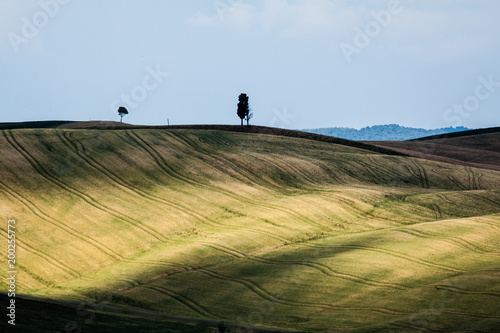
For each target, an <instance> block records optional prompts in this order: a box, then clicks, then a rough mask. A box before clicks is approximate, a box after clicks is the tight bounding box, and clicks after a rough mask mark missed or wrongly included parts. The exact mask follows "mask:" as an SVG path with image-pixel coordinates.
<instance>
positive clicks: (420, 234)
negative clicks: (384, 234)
mask: <svg viewBox="0 0 500 333" xmlns="http://www.w3.org/2000/svg"><path fill="white" fill-rule="evenodd" d="M397 231H398V232H403V233H406V234H408V235H412V236H415V237H421V238H422V237H424V238H425V237H430V236H431V235H430V234H429V233H425V232H423V231H420V230H415V229H409V228H404V229H398V230H397Z"/></svg>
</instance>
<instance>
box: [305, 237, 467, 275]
mask: <svg viewBox="0 0 500 333" xmlns="http://www.w3.org/2000/svg"><path fill="white" fill-rule="evenodd" d="M302 245H304V246H309V247H316V248H318V247H319V248H322V249H331V248H346V249H354V250H363V251H372V252H378V253H383V254H386V255H390V256H393V257H397V258H401V259H404V260H407V261H411V262H415V263H418V264H421V265H424V266H429V267H434V268H439V269H442V270H446V271H451V272H464V270H461V269H458V268H453V267H449V266H445V265H439V264H435V263H432V262H430V261H427V260H424V259H420V258H416V257H412V256H409V255H406V254H402V253H399V252H396V251H391V250H386V249H380V248H376V247H371V246H363V245H329V246H326V245H325V246H323V245H317V244H307V243H303V244H302Z"/></svg>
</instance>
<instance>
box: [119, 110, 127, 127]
mask: <svg viewBox="0 0 500 333" xmlns="http://www.w3.org/2000/svg"><path fill="white" fill-rule="evenodd" d="M118 115H119V116H120V123H121V122H123V117H125V116H126V115H128V110H127V109H126V108H125V107H123V106H120V107H119V108H118Z"/></svg>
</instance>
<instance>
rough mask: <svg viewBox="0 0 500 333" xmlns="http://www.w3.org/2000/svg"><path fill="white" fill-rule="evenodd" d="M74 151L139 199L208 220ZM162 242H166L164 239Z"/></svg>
mask: <svg viewBox="0 0 500 333" xmlns="http://www.w3.org/2000/svg"><path fill="white" fill-rule="evenodd" d="M61 139H62V138H61ZM65 140H69V139H68V138H65ZM138 144H139V143H138ZM80 145H81V147H82V149H84V146H83V144H81V143H80ZM75 149H76V153H77V154H78V156H80V157H81V158H82V159H83V160H84V161H85V162H86V163H87V164H88V165H89V166H91V167H92V168H94V169H95V170H97V171H99V172H100V173H101V174H103V175H104V176H105V177H107V178H108V179H110V180H111V181H112V182H113V183H115V184H117V186H120V187H121V188H124V189H126V190H128V191H130V192H133V193H135V194H137V195H139V196H140V197H141V198H144V199H148V200H151V201H154V202H157V203H161V204H164V205H166V206H168V207H170V208H173V209H176V210H178V211H181V212H182V213H184V214H186V215H190V216H191V217H193V218H195V219H196V220H198V221H199V222H202V223H204V222H205V221H206V220H209V219H208V218H206V217H204V216H202V215H200V214H197V213H195V212H194V211H193V210H192V209H190V207H188V206H185V205H181V204H177V203H174V202H172V201H169V200H166V199H164V198H162V197H159V196H156V195H153V194H149V193H147V192H145V191H143V190H141V189H139V188H137V187H134V186H133V185H131V184H130V183H128V182H127V181H126V180H125V179H123V178H122V177H120V176H118V175H117V174H116V173H114V172H113V171H111V170H109V169H108V168H106V167H105V166H103V165H102V164H100V163H99V162H97V161H96V160H95V159H94V158H92V157H91V156H88V155H84V154H82V153H80V152H79V150H78V149H77V148H76V147H75ZM181 192H182V193H184V194H189V193H188V192H183V191H181ZM189 195H191V194H189ZM164 240H166V238H165V239H164Z"/></svg>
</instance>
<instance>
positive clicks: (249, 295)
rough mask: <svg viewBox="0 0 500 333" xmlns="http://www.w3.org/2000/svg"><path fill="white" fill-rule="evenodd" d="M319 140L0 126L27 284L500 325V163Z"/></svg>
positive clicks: (414, 323) (418, 326) (147, 298)
mask: <svg viewBox="0 0 500 333" xmlns="http://www.w3.org/2000/svg"><path fill="white" fill-rule="evenodd" d="M312 138H313V137H312ZM312 138H311V139H306V138H298V137H289V136H288V137H287V136H279V135H267V134H258V133H237V132H230V131H222V130H213V129H179V128H178V129H123V130H91V129H16V130H3V131H0V154H1V156H2V158H1V159H0V208H1V212H2V216H1V218H2V220H4V221H6V220H8V219H12V218H14V219H16V221H17V223H16V225H17V234H16V235H17V240H18V246H19V248H18V258H19V259H18V262H19V263H18V269H19V274H18V279H17V288H18V292H21V293H23V294H30V295H38V296H43V297H51V298H59V299H65V300H78V301H89V300H92V299H93V297H95V295H97V294H100V293H103V292H104V293H106V294H109V295H111V296H110V299H109V303H110V304H112V305H114V306H121V307H127V308H129V309H136V310H138V309H140V310H141V311H154V312H161V313H164V314H168V315H171V316H179V317H184V318H196V319H206V320H211V321H214V322H221V321H224V322H226V323H230V324H234V325H242V326H251V327H266V328H276V329H280V330H289V331H303V332H325V331H338V330H342V331H360V332H368V331H374V332H375V331H380V330H387V331H402V330H405V331H419V330H457V329H459V328H460V329H462V330H466V331H467V330H480V331H488V330H494V329H496V327H498V325H499V323H500V305H499V304H500V302H499V297H500V284H499V283H498V282H499V278H500V245H499V244H500V242H499V236H500V172H498V171H494V170H485V169H477V168H471V167H467V166H460V165H454V164H446V163H440V162H433V161H428V160H422V159H417V158H411V157H405V156H397V155H388V154H383V153H381V152H380V151H377V150H376V149H372V148H371V147H370V146H369V145H364V146H359V147H353V146H348V145H345V144H341V143H343V142H339V143H331V142H324V141H318V140H312ZM363 148H369V149H372V150H369V149H363ZM1 229H2V231H1V234H2V238H3V239H6V234H7V232H6V224H5V223H3V224H1ZM4 266H5V265H4ZM0 277H1V281H2V282H0V290H3V291H5V290H7V289H8V287H7V282H6V281H7V280H6V272H5V270H2V273H1V276H0ZM41 311H42V310H41ZM70 312H71V311H70ZM75 316H76V315H75ZM124 320H125V319H124ZM126 320H129V319H128V318H127V319H126ZM137 320H138V321H139V322H140V320H141V319H140V318H138V319H137ZM61 322H62V321H61ZM54 325H59V322H57V321H56V322H55V323H54ZM117 325H118V324H117ZM55 329H60V330H62V328H60V326H58V328H55ZM89 330H91V328H89ZM180 331H182V330H180ZM233 331H235V332H236V331H237V330H236V329H234V330H233Z"/></svg>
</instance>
